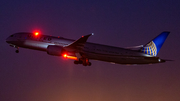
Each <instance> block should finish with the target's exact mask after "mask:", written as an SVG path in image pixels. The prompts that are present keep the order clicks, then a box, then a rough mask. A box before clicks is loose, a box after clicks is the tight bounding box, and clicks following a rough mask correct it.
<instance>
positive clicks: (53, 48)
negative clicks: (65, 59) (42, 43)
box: [47, 45, 64, 56]
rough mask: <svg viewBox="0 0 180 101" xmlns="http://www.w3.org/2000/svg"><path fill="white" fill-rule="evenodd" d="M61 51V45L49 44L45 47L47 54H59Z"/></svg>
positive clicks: (62, 50)
mask: <svg viewBox="0 0 180 101" xmlns="http://www.w3.org/2000/svg"><path fill="white" fill-rule="evenodd" d="M63 52H64V49H63V47H61V46H56V45H49V46H48V47H47V54H49V55H54V56H61V55H62V53H63Z"/></svg>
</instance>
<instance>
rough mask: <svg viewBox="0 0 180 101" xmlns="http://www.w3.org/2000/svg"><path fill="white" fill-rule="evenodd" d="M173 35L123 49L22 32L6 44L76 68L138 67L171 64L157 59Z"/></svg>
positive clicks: (82, 39) (8, 39)
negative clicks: (107, 64)
mask: <svg viewBox="0 0 180 101" xmlns="http://www.w3.org/2000/svg"><path fill="white" fill-rule="evenodd" d="M169 33H170V32H168V31H164V32H162V33H161V34H159V35H158V36H157V37H155V38H154V39H153V40H151V41H149V42H148V43H147V44H145V45H141V46H134V47H127V48H120V47H114V46H108V45H102V44H97V43H91V42H87V39H88V38H89V37H90V36H91V35H93V33H92V34H89V35H85V36H82V37H80V38H79V39H78V40H72V39H67V38H63V37H59V36H58V37H55V36H50V35H42V34H40V33H39V32H19V33H15V34H12V35H10V36H9V37H8V38H7V39H6V42H7V43H8V44H9V45H10V46H12V47H15V48H16V49H17V50H16V53H19V47H22V48H28V49H33V50H39V51H44V52H47V54H49V55H53V56H62V57H64V58H67V59H73V60H74V64H82V65H83V66H91V62H90V61H89V60H99V61H105V62H110V63H115V64H125V65H138V64H155V63H164V62H166V61H168V60H165V59H160V58H159V57H157V54H158V52H159V50H160V49H161V47H162V45H163V43H164V42H165V40H166V38H167V36H168V35H169Z"/></svg>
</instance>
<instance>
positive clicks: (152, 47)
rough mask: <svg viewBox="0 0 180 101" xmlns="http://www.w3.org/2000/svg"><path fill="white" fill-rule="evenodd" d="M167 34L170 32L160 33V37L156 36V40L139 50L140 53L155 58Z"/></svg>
mask: <svg viewBox="0 0 180 101" xmlns="http://www.w3.org/2000/svg"><path fill="white" fill-rule="evenodd" d="M169 33H170V32H162V33H161V34H160V35H158V36H157V37H156V38H154V39H153V40H152V41H150V42H149V43H148V44H146V45H145V47H143V48H141V52H144V53H145V54H148V55H152V56H156V55H157V54H158V52H159V50H160V49H161V47H162V45H163V43H164V41H165V40H166V38H167V36H168V35H169Z"/></svg>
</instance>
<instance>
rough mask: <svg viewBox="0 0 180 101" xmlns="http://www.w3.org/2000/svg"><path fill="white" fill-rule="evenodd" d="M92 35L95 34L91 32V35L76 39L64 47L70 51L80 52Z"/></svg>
mask: <svg viewBox="0 0 180 101" xmlns="http://www.w3.org/2000/svg"><path fill="white" fill-rule="evenodd" d="M91 35H94V34H93V33H92V34H89V35H85V36H82V37H81V38H79V39H78V40H76V41H74V42H72V43H71V44H69V45H67V46H65V47H64V49H66V50H68V51H76V52H79V51H80V50H82V49H83V48H84V45H85V43H86V41H87V39H88V38H89V36H91Z"/></svg>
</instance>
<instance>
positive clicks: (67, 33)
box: [0, 0, 180, 101]
mask: <svg viewBox="0 0 180 101" xmlns="http://www.w3.org/2000/svg"><path fill="white" fill-rule="evenodd" d="M162 1H163V2H162ZM36 29H38V30H41V33H42V34H47V35H53V36H63V37H65V38H71V39H78V38H79V37H80V36H82V35H87V34H90V33H92V32H93V33H95V35H94V36H91V37H90V38H89V39H88V41H89V42H94V43H101V44H106V45H112V46H117V47H127V46H134V45H141V44H145V43H147V42H148V41H150V40H151V39H152V38H154V37H155V36H157V35H158V34H160V33H161V32H162V31H170V32H171V33H170V35H169V37H168V38H167V40H166V42H165V44H164V45H163V47H162V49H161V50H160V52H159V54H158V56H159V57H161V58H165V59H171V60H175V61H173V62H166V63H163V64H155V65H140V66H126V65H120V64H110V63H106V62H101V61H93V60H92V61H91V62H92V63H93V64H92V66H91V67H84V66H81V65H74V64H73V60H66V59H63V58H62V57H55V56H50V55H47V53H45V52H40V51H34V50H28V49H22V48H20V53H19V54H16V53H15V49H14V48H12V47H10V46H9V45H8V44H7V43H6V42H5V39H6V38H7V37H8V36H9V35H11V34H13V33H16V32H22V31H27V32H32V31H33V30H36ZM179 29H180V1H179V0H89V1H85V0H54V1H52V0H31V1H29V0H1V1H0V35H1V37H0V43H1V44H0V47H1V49H0V101H180V48H179V40H180V34H179V33H180V30H179Z"/></svg>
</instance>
